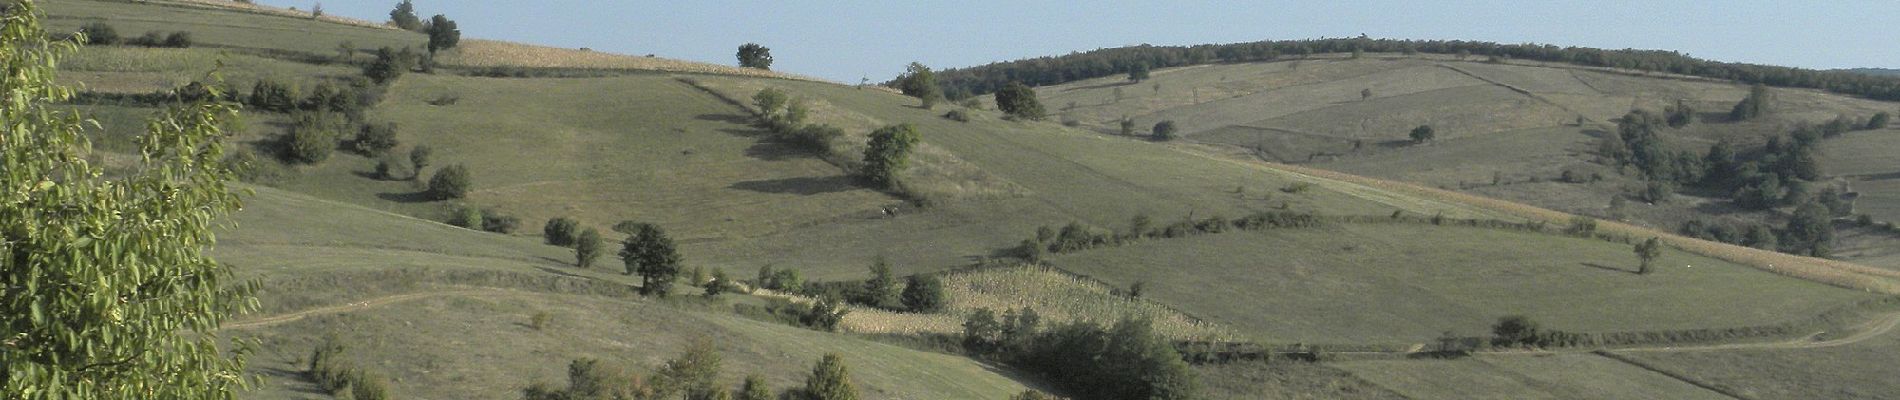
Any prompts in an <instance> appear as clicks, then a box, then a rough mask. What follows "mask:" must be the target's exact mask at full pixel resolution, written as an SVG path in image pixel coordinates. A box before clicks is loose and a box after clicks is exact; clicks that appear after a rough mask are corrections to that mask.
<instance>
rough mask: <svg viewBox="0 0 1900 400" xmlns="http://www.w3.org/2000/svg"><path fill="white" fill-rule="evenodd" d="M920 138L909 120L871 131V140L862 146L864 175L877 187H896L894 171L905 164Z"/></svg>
mask: <svg viewBox="0 0 1900 400" xmlns="http://www.w3.org/2000/svg"><path fill="white" fill-rule="evenodd" d="M921 140H922V138H921V137H920V135H918V134H917V127H916V126H913V125H911V124H908V123H904V124H897V125H889V126H885V127H883V128H878V130H877V131H873V132H871V142H870V143H869V144H867V145H866V146H865V148H864V168H863V174H864V178H865V179H867V180H870V181H871V184H874V185H877V186H878V187H882V188H885V189H897V188H898V184H899V183H898V182H899V180H898V176H897V174H898V173H899V172H902V171H903V170H904V168H905V167H906V166H907V164H908V163H909V160H910V152H911V150H912V149H914V148H916V147H917V142H918V141H921Z"/></svg>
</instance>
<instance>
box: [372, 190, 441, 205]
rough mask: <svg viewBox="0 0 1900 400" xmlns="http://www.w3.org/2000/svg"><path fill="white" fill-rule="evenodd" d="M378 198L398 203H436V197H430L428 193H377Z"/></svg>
mask: <svg viewBox="0 0 1900 400" xmlns="http://www.w3.org/2000/svg"><path fill="white" fill-rule="evenodd" d="M376 198H379V199H383V200H388V201H393V202H397V203H427V202H431V201H435V197H433V196H429V192H428V191H420V192H409V193H377V194H376Z"/></svg>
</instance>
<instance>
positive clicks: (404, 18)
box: [389, 0, 422, 31]
mask: <svg viewBox="0 0 1900 400" xmlns="http://www.w3.org/2000/svg"><path fill="white" fill-rule="evenodd" d="M389 23H390V24H391V25H395V26H396V28H397V29H402V30H405V31H414V30H420V29H422V17H420V16H417V15H416V5H415V3H411V2H410V1H409V0H402V2H401V3H396V9H393V10H389Z"/></svg>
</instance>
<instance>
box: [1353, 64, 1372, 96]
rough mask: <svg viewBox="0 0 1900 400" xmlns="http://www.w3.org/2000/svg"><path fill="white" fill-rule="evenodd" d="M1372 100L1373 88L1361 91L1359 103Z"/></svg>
mask: <svg viewBox="0 0 1900 400" xmlns="http://www.w3.org/2000/svg"><path fill="white" fill-rule="evenodd" d="M1355 58H1356V57H1355ZM1371 99H1372V88H1365V89H1359V101H1366V100H1371Z"/></svg>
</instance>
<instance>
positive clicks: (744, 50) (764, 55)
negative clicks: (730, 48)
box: [738, 43, 772, 70]
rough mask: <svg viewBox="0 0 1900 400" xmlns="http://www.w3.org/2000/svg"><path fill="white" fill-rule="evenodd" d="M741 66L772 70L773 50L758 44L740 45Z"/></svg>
mask: <svg viewBox="0 0 1900 400" xmlns="http://www.w3.org/2000/svg"><path fill="white" fill-rule="evenodd" d="M738 56H739V66H740V67H745V68H756V69H763V70H771V69H772V49H769V48H766V47H765V46H761V45H759V44H758V43H746V44H742V45H739V54H738Z"/></svg>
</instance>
